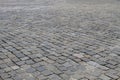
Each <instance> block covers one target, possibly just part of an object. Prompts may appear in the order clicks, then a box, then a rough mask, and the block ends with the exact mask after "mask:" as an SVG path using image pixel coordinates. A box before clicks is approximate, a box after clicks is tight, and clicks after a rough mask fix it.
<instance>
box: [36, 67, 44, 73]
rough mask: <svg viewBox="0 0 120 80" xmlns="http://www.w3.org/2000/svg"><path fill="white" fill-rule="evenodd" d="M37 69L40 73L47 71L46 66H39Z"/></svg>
mask: <svg viewBox="0 0 120 80" xmlns="http://www.w3.org/2000/svg"><path fill="white" fill-rule="evenodd" d="M36 69H37V70H38V71H40V72H42V71H44V70H46V69H45V66H39V67H37V68H36Z"/></svg>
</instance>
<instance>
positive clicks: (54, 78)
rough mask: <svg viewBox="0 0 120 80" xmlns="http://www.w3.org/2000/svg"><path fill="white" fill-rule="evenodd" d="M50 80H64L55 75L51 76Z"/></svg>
mask: <svg viewBox="0 0 120 80" xmlns="http://www.w3.org/2000/svg"><path fill="white" fill-rule="evenodd" d="M49 78H50V79H52V80H62V79H61V78H60V77H59V76H57V75H55V74H53V75H50V76H49Z"/></svg>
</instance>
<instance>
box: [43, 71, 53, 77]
mask: <svg viewBox="0 0 120 80" xmlns="http://www.w3.org/2000/svg"><path fill="white" fill-rule="evenodd" d="M42 74H43V75H45V76H48V75H51V74H53V72H51V71H49V70H45V71H43V72H42Z"/></svg>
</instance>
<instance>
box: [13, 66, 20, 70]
mask: <svg viewBox="0 0 120 80" xmlns="http://www.w3.org/2000/svg"><path fill="white" fill-rule="evenodd" d="M11 68H12V69H14V70H16V69H19V66H11Z"/></svg>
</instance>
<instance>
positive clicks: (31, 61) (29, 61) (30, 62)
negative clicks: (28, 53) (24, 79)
mask: <svg viewBox="0 0 120 80" xmlns="http://www.w3.org/2000/svg"><path fill="white" fill-rule="evenodd" d="M25 63H26V64H34V61H33V60H27V61H25Z"/></svg>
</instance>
